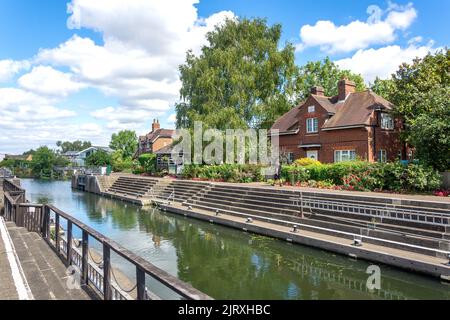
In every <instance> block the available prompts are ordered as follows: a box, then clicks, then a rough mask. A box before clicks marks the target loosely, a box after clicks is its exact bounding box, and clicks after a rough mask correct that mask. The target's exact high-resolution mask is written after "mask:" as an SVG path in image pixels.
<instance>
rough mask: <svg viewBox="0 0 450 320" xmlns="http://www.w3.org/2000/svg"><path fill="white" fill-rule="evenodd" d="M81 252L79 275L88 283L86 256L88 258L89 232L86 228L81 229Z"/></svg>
mask: <svg viewBox="0 0 450 320" xmlns="http://www.w3.org/2000/svg"><path fill="white" fill-rule="evenodd" d="M82 241H83V242H82V247H81V254H82V262H81V277H82V279H83V282H84V283H85V284H87V283H88V263H89V261H88V258H89V252H88V250H89V234H88V232H87V231H86V230H83V240H82Z"/></svg>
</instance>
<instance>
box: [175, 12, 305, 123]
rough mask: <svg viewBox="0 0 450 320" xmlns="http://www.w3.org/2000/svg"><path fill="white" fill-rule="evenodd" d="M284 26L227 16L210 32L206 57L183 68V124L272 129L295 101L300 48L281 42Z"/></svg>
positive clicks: (180, 109)
mask: <svg viewBox="0 0 450 320" xmlns="http://www.w3.org/2000/svg"><path fill="white" fill-rule="evenodd" d="M280 38H281V25H279V24H275V25H273V26H268V25H267V22H266V20H264V19H251V20H250V19H236V20H227V21H225V22H224V23H223V24H222V25H219V26H216V28H215V29H214V30H213V31H212V32H209V33H208V34H207V40H208V45H206V46H204V47H203V48H202V53H201V55H200V56H198V57H197V56H195V55H194V54H193V53H192V52H190V51H189V52H188V53H187V57H186V63H185V64H184V65H182V66H181V67H180V72H181V81H182V88H181V91H180V94H181V102H180V103H178V104H177V105H176V111H177V127H192V126H193V123H194V121H202V122H203V123H204V126H205V127H212V128H217V129H226V128H248V127H252V128H269V127H270V126H271V125H272V124H273V122H274V121H275V120H276V119H277V118H278V117H279V116H280V115H282V114H283V113H285V112H286V111H288V110H289V109H290V108H291V106H292V105H293V103H294V100H293V99H292V97H293V90H294V84H295V83H294V79H295V73H296V66H295V63H294V60H295V59H294V47H293V46H292V45H291V44H289V43H287V44H286V45H285V46H284V47H281V45H280Z"/></svg>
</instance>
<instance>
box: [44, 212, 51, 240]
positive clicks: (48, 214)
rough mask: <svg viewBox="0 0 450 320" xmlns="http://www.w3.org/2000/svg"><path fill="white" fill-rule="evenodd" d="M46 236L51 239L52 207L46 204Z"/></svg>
mask: <svg viewBox="0 0 450 320" xmlns="http://www.w3.org/2000/svg"><path fill="white" fill-rule="evenodd" d="M44 226H45V228H46V229H45V237H46V239H47V240H48V241H50V208H49V207H48V206H45V225H44Z"/></svg>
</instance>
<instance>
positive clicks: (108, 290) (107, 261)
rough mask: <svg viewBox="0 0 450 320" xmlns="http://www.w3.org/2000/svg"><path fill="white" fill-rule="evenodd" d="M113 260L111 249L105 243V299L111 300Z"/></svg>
mask: <svg viewBox="0 0 450 320" xmlns="http://www.w3.org/2000/svg"><path fill="white" fill-rule="evenodd" d="M110 269H111V260H110V248H109V246H108V244H107V243H106V242H104V243H103V299H104V300H111V299H112V292H111V273H110V271H111V270H110Z"/></svg>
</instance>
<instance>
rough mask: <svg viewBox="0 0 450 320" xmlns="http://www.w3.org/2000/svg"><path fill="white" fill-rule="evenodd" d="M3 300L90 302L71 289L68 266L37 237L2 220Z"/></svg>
mask: <svg viewBox="0 0 450 320" xmlns="http://www.w3.org/2000/svg"><path fill="white" fill-rule="evenodd" d="M0 233H1V237H0V300H5V299H9V300H17V299H21V300H25V299H35V300H90V299H91V298H90V296H89V295H88V294H87V293H86V292H85V291H84V290H83V289H71V290H69V288H68V286H67V283H68V276H67V274H66V267H65V266H64V264H63V262H62V261H61V260H60V259H59V258H58V256H57V255H56V254H55V253H54V251H53V250H52V249H51V248H50V247H49V246H48V245H47V243H46V242H45V241H44V240H43V239H42V238H41V237H40V236H39V235H38V234H37V233H33V232H28V231H27V230H26V229H25V228H18V227H16V226H15V224H14V223H12V222H6V223H5V222H4V220H3V218H2V217H0Z"/></svg>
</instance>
